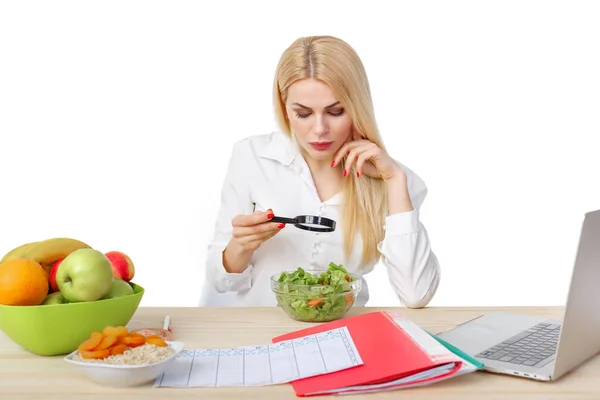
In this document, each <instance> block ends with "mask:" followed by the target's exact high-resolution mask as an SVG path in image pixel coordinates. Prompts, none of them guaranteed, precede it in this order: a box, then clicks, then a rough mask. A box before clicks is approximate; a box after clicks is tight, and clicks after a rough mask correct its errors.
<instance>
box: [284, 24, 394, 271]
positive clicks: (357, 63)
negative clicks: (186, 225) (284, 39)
mask: <svg viewBox="0 0 600 400" xmlns="http://www.w3.org/2000/svg"><path fill="white" fill-rule="evenodd" d="M307 78H313V79H318V80H320V81H323V82H324V83H326V84H327V85H328V86H329V87H330V88H331V90H332V91H333V93H334V95H335V96H336V99H337V100H338V101H339V102H340V103H341V104H342V106H343V107H344V109H345V110H346V112H347V113H348V114H349V115H350V117H351V119H352V125H353V128H354V129H355V130H356V131H357V132H359V133H360V134H361V135H362V137H364V138H366V139H368V140H370V141H371V142H373V143H375V144H377V145H378V146H379V147H380V148H382V149H383V150H385V147H384V144H383V141H382V139H381V136H380V135H379V130H378V128H377V123H376V121H375V114H374V111H373V102H372V99H371V89H370V87H369V81H368V79H367V74H366V71H365V69H364V66H363V64H362V62H361V60H360V58H359V56H358V54H357V53H356V52H355V51H354V49H353V48H352V47H351V46H350V45H349V44H348V43H346V42H345V41H343V40H341V39H338V38H336V37H332V36H310V37H302V38H299V39H297V40H295V41H294V42H293V43H292V44H291V46H290V47H288V48H287V49H286V50H285V51H284V52H283V54H282V55H281V58H280V60H279V64H278V66H277V70H276V73H275V82H274V85H273V86H274V87H273V97H274V107H275V117H276V120H277V123H278V124H279V126H280V128H281V129H282V131H283V132H284V133H286V134H287V135H289V136H290V137H292V132H291V129H290V124H289V120H288V118H287V113H286V108H285V102H286V99H287V93H288V89H289V87H290V86H291V85H292V84H293V83H294V82H296V81H298V80H301V79H307ZM348 172H351V173H349V175H348V177H347V178H346V179H344V180H343V183H342V196H343V200H344V201H343V205H342V214H341V218H342V221H341V222H342V225H343V227H344V251H345V254H346V257H347V258H348V259H349V258H350V256H351V254H352V248H353V246H354V241H355V233H356V232H357V231H359V232H360V234H361V237H362V240H363V245H362V247H363V253H362V260H361V261H362V264H363V266H364V267H366V266H370V265H372V264H373V263H376V262H378V261H379V258H380V255H379V252H378V251H377V244H378V243H379V242H380V241H381V240H382V239H383V236H384V222H385V216H386V215H387V192H386V187H385V183H384V182H383V180H382V179H377V178H370V177H368V176H366V175H361V177H360V178H357V176H356V171H355V168H354V165H353V166H352V170H351V171H348Z"/></svg>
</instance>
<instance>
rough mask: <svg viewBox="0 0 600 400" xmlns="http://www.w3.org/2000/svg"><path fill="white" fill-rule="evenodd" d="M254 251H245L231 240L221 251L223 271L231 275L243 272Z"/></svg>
mask: <svg viewBox="0 0 600 400" xmlns="http://www.w3.org/2000/svg"><path fill="white" fill-rule="evenodd" d="M253 254H254V251H252V250H247V249H245V248H243V247H242V246H240V245H239V244H238V243H237V242H236V241H235V239H232V240H231V241H230V242H229V244H228V245H227V247H226V248H225V250H224V251H223V267H225V271H227V272H229V273H233V274H239V273H242V272H244V270H245V269H246V267H247V266H248V264H250V259H251V258H252V255H253Z"/></svg>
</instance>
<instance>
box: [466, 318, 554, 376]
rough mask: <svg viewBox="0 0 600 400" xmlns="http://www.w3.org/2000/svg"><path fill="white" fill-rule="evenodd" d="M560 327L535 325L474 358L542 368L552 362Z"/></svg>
mask: <svg viewBox="0 0 600 400" xmlns="http://www.w3.org/2000/svg"><path fill="white" fill-rule="evenodd" d="M559 333H560V325H555V324H537V325H535V326H533V327H531V328H530V329H527V330H526V331H523V332H521V333H519V334H517V335H515V336H513V337H511V338H510V339H508V340H505V341H503V342H502V343H499V344H497V345H495V346H492V347H490V348H489V349H487V350H485V351H482V352H481V353H479V354H477V355H476V357H479V358H485V359H488V360H498V361H504V362H508V363H511V364H521V365H527V366H531V367H543V366H544V365H546V364H548V363H549V362H550V361H552V360H554V354H555V353H556V344H557V342H558V334H559Z"/></svg>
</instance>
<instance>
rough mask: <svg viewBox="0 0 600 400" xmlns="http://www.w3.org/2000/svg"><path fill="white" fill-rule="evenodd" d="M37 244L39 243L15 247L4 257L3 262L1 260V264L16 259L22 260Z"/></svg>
mask: <svg viewBox="0 0 600 400" xmlns="http://www.w3.org/2000/svg"><path fill="white" fill-rule="evenodd" d="M36 243H38V242H32V243H25V244H22V245H20V246H19V247H15V248H14V249H12V250H11V251H9V252H8V253H6V255H5V256H4V257H2V260H0V264H2V263H3V262H5V261H10V260H14V259H16V258H22V257H23V255H24V254H25V253H26V252H27V250H29V249H30V248H31V247H32V246H33V245H34V244H36Z"/></svg>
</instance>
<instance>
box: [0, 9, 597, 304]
mask: <svg viewBox="0 0 600 400" xmlns="http://www.w3.org/2000/svg"><path fill="white" fill-rule="evenodd" d="M384 4H385V5H384ZM392 4H393V6H392ZM597 4H598V3H597V2H583V1H577V2H573V1H563V2H556V1H539V2H533V1H502V2H482V1H471V2H466V1H452V2H447V1H442V2H410V3H409V2H402V3H396V2H387V1H385V2H373V1H369V2H364V1H361V2H356V1H354V2H351V1H329V2H321V1H314V2H313V1H302V2H282V1H277V2H260V1H239V2H231V1H220V2H200V1H177V2H174V1H162V2H159V1H139V2H133V1H97V2H90V1H69V2H67V1H52V2H20V1H10V2H9V1H6V2H2V3H0V187H1V189H0V253H2V254H4V253H5V252H8V251H9V250H10V249H12V248H13V247H16V246H18V245H19V244H22V243H24V242H28V241H37V240H41V239H45V238H50V237H57V236H67V237H74V238H77V239H80V240H83V241H85V242H87V243H89V244H90V245H92V246H93V247H95V248H97V249H100V250H102V251H109V250H122V251H124V252H126V253H127V254H129V255H130V256H131V257H132V259H133V260H134V262H135V266H136V276H135V279H134V281H135V282H137V283H139V284H141V285H142V286H144V287H145V288H146V290H147V292H146V295H145V297H144V299H143V300H142V305H147V306H150V305H160V306H163V305H164V306H194V305H196V304H198V300H199V298H200V295H201V290H202V285H203V283H204V261H205V255H206V247H207V244H208V242H209V240H210V237H211V235H212V230H213V224H214V219H215V214H216V212H217V209H218V207H219V201H220V189H221V182H222V179H223V177H224V173H225V167H226V165H227V161H228V158H229V154H230V151H231V146H232V144H233V143H234V142H235V141H237V140H240V139H242V138H244V137H246V136H248V135H254V134H263V133H267V132H270V131H272V130H273V129H275V123H274V119H273V116H272V104H271V88H272V80H273V73H274V70H275V66H276V63H277V61H278V59H279V56H280V54H281V52H282V51H283V50H284V49H285V47H287V46H288V45H289V44H290V43H291V42H292V41H293V40H294V39H296V38H297V37H299V36H304V35H312V34H330V35H335V36H339V37H341V38H343V39H345V40H346V41H348V42H349V43H350V44H351V45H352V46H353V47H354V48H355V49H356V50H357V51H358V53H359V54H360V56H361V57H362V59H363V61H364V64H365V66H366V68H367V72H368V74H369V77H370V83H371V87H372V91H373V96H374V101H375V107H376V113H377V114H376V116H377V118H378V123H379V126H380V129H381V132H382V135H383V138H384V140H385V142H386V144H387V146H388V147H389V149H390V151H391V153H392V156H394V157H395V158H397V159H398V160H400V161H401V162H403V163H405V164H406V165H408V166H409V167H411V168H412V169H413V170H415V171H416V172H417V173H418V174H419V175H420V176H421V177H422V178H423V179H424V180H425V182H426V183H427V185H428V187H429V195H428V197H427V199H426V200H425V203H424V206H423V209H422V214H421V215H422V220H423V222H424V223H425V225H426V227H427V228H428V231H429V234H430V238H431V241H432V244H433V249H434V251H435V252H436V254H437V255H438V258H439V260H440V264H441V267H442V281H441V286H440V288H439V290H438V293H437V295H436V296H435V298H434V299H433V301H432V302H431V303H430V304H431V305H432V306H451V305H457V306H459V305H460V306H463V305H470V306H476V305H555V304H562V303H563V302H564V300H565V295H566V290H567V285H568V282H569V278H570V271H571V267H572V265H573V260H574V256H575V252H576V247H577V241H578V236H579V231H580V227H581V221H582V217H583V214H584V213H585V212H586V211H589V210H593V209H598V208H600V153H599V150H598V148H597V145H596V144H597V143H598V138H599V137H600V132H599V131H600V129H599V128H600V118H599V110H600V94H599V93H600V73H599V71H600V51H599V49H600V24H599V23H598V21H599V20H600V12H599V6H598V5H597ZM368 279H369V284H370V285H371V295H372V297H371V301H370V302H369V304H368V305H373V306H379V305H398V301H397V299H396V297H395V296H394V295H393V293H392V291H391V289H390V286H389V283H388V281H387V276H386V273H385V270H384V269H383V268H377V269H376V271H375V272H374V273H373V274H371V275H370V276H369V277H368Z"/></svg>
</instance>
